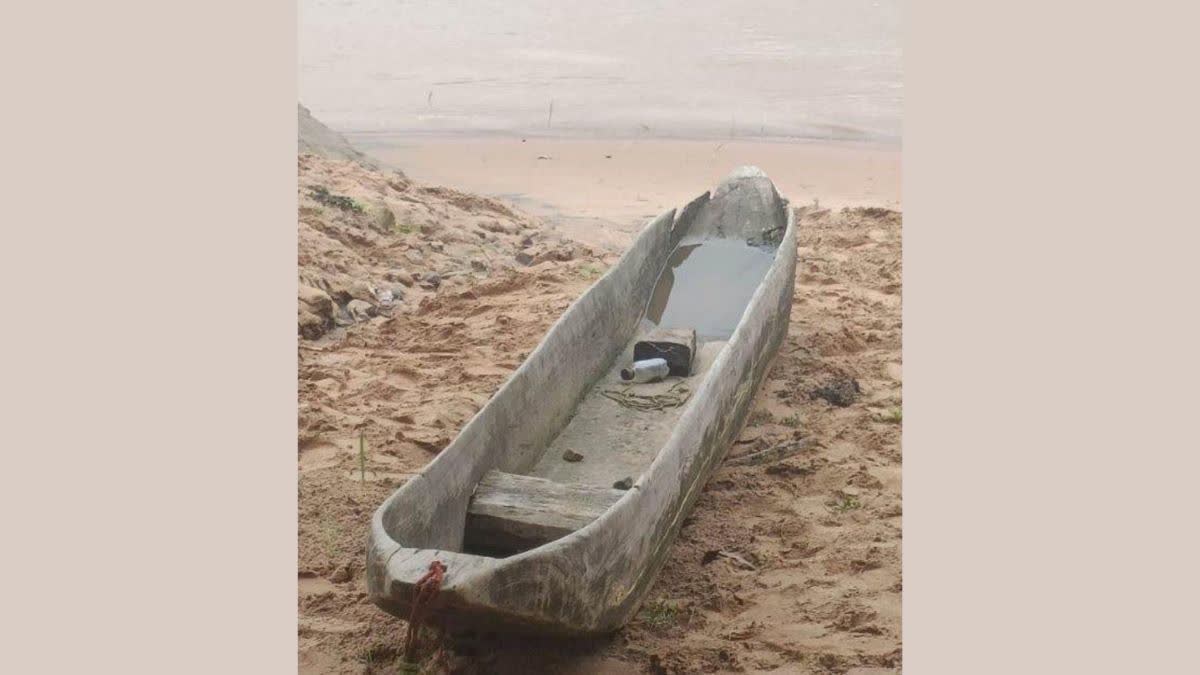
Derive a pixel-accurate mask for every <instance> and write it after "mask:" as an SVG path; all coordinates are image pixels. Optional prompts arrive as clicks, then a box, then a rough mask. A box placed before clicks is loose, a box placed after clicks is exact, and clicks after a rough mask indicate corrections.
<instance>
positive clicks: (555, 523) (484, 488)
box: [464, 470, 625, 553]
mask: <svg viewBox="0 0 1200 675" xmlns="http://www.w3.org/2000/svg"><path fill="white" fill-rule="evenodd" d="M623 494H625V493H624V491H622V490H615V489H612V488H604V487H597V486H591V485H578V484H571V483H556V482H554V481H551V480H546V479H544V478H535V477H533V476H519V475H517V474H511V473H504V472H502V471H494V470H493V471H488V472H487V473H485V474H484V475H483V479H482V480H480V481H479V486H478V487H477V488H476V489H475V495H474V496H473V497H472V498H471V503H470V505H468V506H467V529H466V533H465V538H464V544H465V546H466V548H467V549H480V550H488V551H497V552H508V553H516V552H520V551H526V550H529V549H531V548H536V547H538V546H541V545H542V544H545V543H547V542H551V541H554V540H555V539H558V538H560V537H564V536H566V535H568V534H570V533H572V532H574V531H575V530H578V529H580V528H582V527H583V526H585V525H587V524H588V523H590V522H592V521H593V520H595V519H596V518H598V517H600V514H602V513H604V512H605V511H607V510H608V507H610V506H612V505H613V504H614V503H616V501H617V500H618V499H620V498H621V495H623Z"/></svg>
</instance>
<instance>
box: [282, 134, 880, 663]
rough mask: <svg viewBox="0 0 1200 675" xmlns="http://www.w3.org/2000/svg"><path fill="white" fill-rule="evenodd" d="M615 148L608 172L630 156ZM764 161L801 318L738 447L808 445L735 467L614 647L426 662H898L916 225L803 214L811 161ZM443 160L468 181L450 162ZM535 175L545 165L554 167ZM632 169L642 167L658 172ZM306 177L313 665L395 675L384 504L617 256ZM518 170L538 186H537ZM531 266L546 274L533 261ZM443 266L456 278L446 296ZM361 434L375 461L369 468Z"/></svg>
mask: <svg viewBox="0 0 1200 675" xmlns="http://www.w3.org/2000/svg"><path fill="white" fill-rule="evenodd" d="M517 142H518V143H519V141H517ZM558 147H559V148H563V147H564V146H558ZM572 147H574V148H576V149H578V150H579V151H580V152H582V148H584V147H587V146H584V145H573V146H572ZM616 147H618V148H619V147H620V146H619V144H618V145H617V146H616ZM629 147H630V148H633V147H634V146H629ZM637 147H638V148H639V150H638V151H637V152H643V151H644V149H645V147H646V146H645V145H639V146H637ZM697 147H698V146H697ZM593 149H594V150H598V149H599V146H598V145H597V146H595V147H594V148H593ZM698 151H699V150H697V152H698ZM533 152H540V151H537V150H534V151H533ZM550 152H551V154H554V153H555V152H557V153H558V158H557V159H556V160H540V161H541V162H543V163H544V165H545V166H546V167H555V166H557V167H564V166H570V164H568V163H567V162H563V161H560V160H561V158H563V157H568V156H570V155H569V154H568V153H566V152H565V151H564V150H563V149H559V150H551V151H550ZM380 154H384V153H380ZM613 154H614V158H613V160H607V161H616V157H617V152H616V151H614V153H613ZM631 154H632V153H631ZM385 159H387V158H385ZM766 159H767V161H762V159H759V160H757V161H758V163H759V164H760V165H763V166H764V168H765V169H766V170H767V171H768V172H769V173H771V174H772V177H773V178H775V179H776V180H777V182H779V183H780V187H781V189H782V191H783V192H784V193H785V194H788V195H789V196H791V197H792V198H793V199H794V200H795V201H796V202H797V203H798V204H800V205H801V206H800V208H799V209H798V213H799V215H800V221H799V224H800V233H799V234H800V237H799V246H800V251H799V252H800V263H799V268H798V271H797V279H796V291H795V292H796V296H795V307H794V309H793V312H792V319H791V322H792V326H791V330H790V331H789V335H788V338H787V341H786V342H785V344H784V346H783V347H782V348H781V350H780V353H779V356H778V358H777V360H776V362H775V364H774V366H773V368H772V370H771V371H770V374H769V375H768V378H767V380H766V382H765V384H764V386H763V389H762V391H760V392H759V394H758V397H757V399H756V403H755V406H754V412H753V413H752V415H751V420H750V422H749V424H748V426H747V427H746V429H745V430H744V431H743V432H742V434H741V436H740V437H739V439H738V441H737V442H736V443H735V445H734V446H733V448H732V449H731V450H730V457H731V458H732V457H736V456H740V455H743V454H745V453H748V452H753V451H755V450H758V449H763V448H769V447H773V446H777V445H779V444H782V443H788V442H791V441H793V440H795V439H797V438H806V439H809V440H810V442H811V445H810V446H809V447H808V448H807V449H806V450H804V451H803V452H802V453H800V454H798V455H795V456H792V457H789V458H787V459H783V460H780V461H777V462H773V463H767V464H761V465H751V466H735V465H731V464H729V462H726V464H725V465H724V466H722V467H721V468H719V469H718V470H717V471H716V473H715V474H714V475H713V477H712V478H711V480H710V481H709V483H708V484H707V486H706V488H705V491H704V494H703V496H702V497H701V499H700V500H699V501H698V502H697V504H696V506H695V508H694V510H693V511H692V513H691V515H690V516H689V518H688V520H687V521H686V523H685V525H684V527H683V529H682V531H681V533H680V537H679V539H678V541H677V542H676V544H675V545H674V546H673V548H672V551H671V555H670V559H669V560H668V562H667V564H666V565H665V567H664V569H663V571H662V573H661V574H660V575H659V577H658V579H657V581H656V582H655V585H654V587H653V589H652V590H651V592H650V595H649V598H648V600H647V602H646V604H645V605H644V607H643V609H642V610H641V612H640V613H639V614H638V616H637V617H636V619H635V620H634V621H633V622H632V623H631V624H630V625H628V626H627V627H626V628H625V629H623V630H621V631H619V632H618V633H616V634H615V635H613V636H611V637H609V638H606V639H602V640H597V641H593V642H585V643H559V642H550V643H542V642H531V641H525V640H508V641H504V642H501V643H495V644H484V645H480V646H478V647H477V649H476V650H475V651H474V652H473V653H452V652H450V651H447V650H437V648H436V645H434V644H433V643H432V642H429V643H427V644H426V653H427V654H430V660H429V662H428V663H427V664H426V665H427V670H429V671H431V672H440V671H445V670H453V671H454V672H478V673H492V672H501V673H503V672H511V673H530V672H574V673H597V672H599V673H626V672H628V673H638V672H659V673H661V672H672V673H674V672H679V673H685V672H689V673H690V672H779V673H860V674H862V675H865V674H866V673H878V672H895V671H896V670H898V668H899V664H900V660H901V656H900V644H901V640H900V590H901V581H900V540H901V529H900V521H901V506H900V468H901V452H900V425H899V424H898V422H899V419H898V414H897V411H898V410H899V409H900V407H901V371H900V328H901V322H900V276H901V269H900V264H901V259H900V235H901V219H900V214H899V213H896V212H894V211H888V210H884V209H856V210H847V211H829V210H824V209H814V208H811V207H810V206H803V204H804V203H805V201H807V199H806V196H805V195H806V194H808V193H806V192H804V191H799V190H798V189H797V188H796V187H791V186H789V185H788V184H787V181H790V180H797V179H798V178H797V177H798V176H799V175H800V174H802V173H803V172H804V171H803V167H777V168H774V167H773V166H772V164H771V163H770V162H772V161H775V160H773V159H771V156H770V155H768V156H767V157H766ZM444 161H445V162H446V164H445V167H446V170H450V167H451V166H452V164H451V162H452V159H451V158H446V159H445V160H444ZM459 161H461V158H460V159H459ZM508 161H516V160H512V159H510V160H508ZM522 161H525V160H522ZM537 161H539V160H531V161H529V162H526V163H527V164H529V167H527V169H526V170H527V171H542V170H543V169H541V168H540V166H541V165H539V164H533V163H531V162H537ZM598 161H605V160H603V157H602V156H601V160H598ZM722 161H723V162H724V160H722ZM732 161H733V160H730V162H728V163H723V164H722V166H720V167H717V166H716V164H715V163H713V164H712V165H705V166H704V167H697V166H692V165H691V163H690V162H688V161H687V160H686V159H677V160H676V161H675V162H673V165H674V167H675V169H677V171H678V173H677V174H676V173H672V174H671V175H672V176H677V177H678V178H677V183H676V184H674V185H675V187H672V188H670V189H666V188H663V189H662V191H661V192H656V193H655V194H653V195H651V196H646V199H648V200H649V199H654V200H656V201H654V202H653V203H652V202H645V204H646V206H645V211H646V213H652V212H654V211H656V210H657V209H658V203H659V201H660V200H668V199H670V200H671V201H670V203H669V204H664V205H666V206H673V205H676V204H678V203H681V202H682V201H684V199H685V198H687V197H691V196H692V195H693V194H695V193H699V192H700V191H702V190H703V189H705V188H706V187H709V186H712V185H714V184H715V183H716V181H717V179H718V178H719V177H720V174H724V173H725V172H727V171H728V169H729V168H730V164H731V163H732ZM418 164H420V163H418ZM662 164H664V165H665V164H667V162H665V161H664V162H662ZM427 165H428V163H427ZM628 166H629V170H631V171H633V170H636V169H637V166H638V162H637V161H635V160H633V159H630V160H629V164H628ZM406 168H407V167H406ZM640 170H642V171H649V170H650V169H647V168H643V169H640ZM664 170H665V169H664ZM574 171H576V172H583V171H584V168H582V167H580V168H577V169H574ZM546 172H547V173H546V176H548V177H552V176H561V174H560V173H559V172H557V171H555V170H553V169H546ZM299 173H300V176H299V183H300V189H299V193H300V195H299V196H300V215H299V228H300V260H299V262H300V280H301V285H302V291H301V301H300V315H299V324H300V329H301V330H302V331H304V332H307V334H308V335H310V336H311V338H301V339H300V342H299V360H300V373H299V376H300V379H299V402H300V413H299V415H300V416H299V420H298V422H299V454H298V489H299V499H300V513H299V580H298V604H299V611H300V621H299V638H300V671H301V672H302V673H362V672H395V670H396V666H397V662H396V659H397V656H398V654H399V650H400V648H401V642H402V639H403V634H404V625H403V622H402V621H399V620H396V619H393V618H392V617H390V616H389V615H387V614H384V613H383V612H381V611H380V610H378V609H376V608H375V607H374V606H373V605H371V604H370V603H369V602H368V601H367V599H366V594H365V591H364V587H363V584H364V580H363V560H364V551H363V545H364V542H365V540H366V533H367V524H368V519H369V518H370V515H371V513H372V512H373V511H374V509H375V508H376V507H377V506H378V505H379V503H380V502H381V501H382V500H383V499H384V498H385V497H386V496H387V495H388V494H389V493H390V492H391V491H392V490H394V489H395V488H396V486H398V485H399V484H401V483H402V482H403V481H404V480H406V479H407V477H408V476H410V475H412V474H413V473H414V472H416V471H418V470H419V469H420V468H421V467H422V466H424V465H425V464H426V463H427V462H428V461H429V460H430V459H431V458H432V457H433V456H434V455H435V454H436V453H437V452H438V451H440V450H441V449H442V448H443V447H445V445H446V444H447V443H449V441H450V439H451V438H452V437H453V435H454V434H455V433H456V432H457V430H458V429H459V428H460V427H461V425H462V424H463V423H464V422H465V421H466V420H467V419H469V417H470V416H471V415H473V414H474V412H475V411H476V410H478V409H479V408H480V407H481V406H482V405H483V403H484V402H486V400H487V398H488V397H489V396H490V395H491V394H492V393H493V392H495V390H496V389H497V388H498V387H499V386H500V385H501V384H502V383H503V382H504V380H505V378H507V376H508V375H509V374H510V373H511V372H512V370H513V369H515V368H516V367H517V366H518V365H519V363H520V361H521V359H522V358H524V356H525V355H526V354H527V353H528V351H529V350H531V349H532V348H533V347H534V346H535V345H536V344H537V343H538V341H539V340H540V339H541V337H542V336H543V335H544V334H545V332H546V330H547V329H548V328H549V327H550V325H551V323H552V322H553V321H554V320H555V319H556V318H557V317H558V316H559V314H560V313H561V312H562V311H563V310H564V309H565V308H566V307H567V306H568V305H569V303H570V302H571V301H572V300H573V299H574V298H575V297H577V296H578V295H579V294H580V293H582V292H583V291H584V290H585V289H586V288H587V287H588V286H589V285H590V284H591V283H592V282H593V281H594V280H595V278H597V277H598V276H599V274H600V273H601V272H602V270H603V269H604V268H605V267H607V266H608V265H611V264H612V263H613V262H615V261H616V259H617V255H616V254H615V253H614V252H611V251H609V250H608V249H607V248H605V247H592V248H590V247H587V246H583V245H580V244H578V243H572V242H569V241H563V240H562V239H560V238H559V237H558V235H557V233H554V232H552V231H548V228H546V227H545V226H544V225H543V224H542V223H541V222H540V221H539V220H537V219H535V218H531V217H529V216H526V215H524V214H522V213H521V212H519V211H517V210H515V209H510V208H509V207H508V206H506V205H505V204H503V203H499V202H494V201H491V200H487V199H482V198H479V197H475V196H472V195H469V194H464V193H460V192H455V191H452V190H446V189H442V188H429V187H426V186H423V185H421V184H420V183H416V182H413V181H410V180H408V179H406V178H405V177H404V176H402V175H400V174H396V173H385V172H379V171H373V170H370V169H367V168H364V167H362V166H359V165H357V164H354V163H352V162H347V161H340V160H333V159H322V158H317V157H312V156H306V157H302V158H300V160H299ZM410 173H411V174H414V175H418V176H420V175H422V174H421V172H420V171H419V170H416V169H414V170H412V171H410ZM481 173H487V172H481ZM498 173H499V174H504V172H503V171H501V172H498ZM617 173H620V172H617ZM710 174H712V175H710ZM575 175H582V173H576V174H575ZM664 175H665V174H664ZM684 177H686V180H685V179H684ZM496 180H497V181H498V182H497V184H496V185H497V187H496V188H494V189H493V190H486V189H483V188H475V189H480V190H481V191H484V192H488V191H500V192H502V191H503V188H502V187H500V181H501V178H500V177H497V178H496ZM504 180H511V181H512V185H513V186H516V185H518V177H506V178H504ZM522 180H528V181H530V182H528V183H524V184H523V185H524V186H525V187H526V188H528V187H529V186H532V185H535V184H538V181H536V180H533V179H532V178H531V177H530V176H529V175H525V177H524V178H523V179H522ZM557 180H558V181H559V182H557V183H553V182H548V181H542V182H543V183H545V184H546V185H547V187H546V188H545V189H550V187H551V186H552V187H553V189H554V190H558V191H562V192H563V194H567V193H570V194H575V193H571V191H572V190H575V191H576V192H579V193H580V194H575V196H573V197H572V200H573V203H576V204H609V205H611V206H614V207H619V208H615V209H614V210H612V211H606V210H605V209H604V208H603V207H601V206H595V207H594V209H593V210H591V211H588V213H589V214H595V217H597V218H602V219H605V220H618V221H619V220H621V219H623V218H626V217H629V218H634V217H635V216H640V215H644V214H642V213H634V211H641V210H642V208H643V207H642V206H641V204H642V203H641V202H638V203H636V204H634V205H633V206H634V208H633V209H629V208H628V207H629V204H621V203H620V199H619V198H618V197H616V196H612V195H611V193H610V195H608V196H604V195H600V194H599V193H598V192H597V193H587V191H586V190H585V189H584V188H581V187H579V186H578V185H576V186H575V187H574V188H572V182H571V180H570V179H569V178H564V177H559V178H558V179H557ZM621 180H628V181H630V184H632V182H633V179H632V178H621ZM847 181H849V179H848V178H847ZM684 183H686V185H683V184H684ZM655 184H665V182H660V181H655ZM317 186H320V187H324V188H326V189H327V190H328V191H329V194H331V195H333V196H334V197H337V196H346V197H351V198H353V199H354V200H355V202H356V203H358V204H360V205H363V206H364V208H363V210H362V212H359V211H357V210H355V209H352V208H343V207H341V206H337V204H343V205H344V204H345V202H341V201H338V200H336V199H334V200H332V201H331V200H329V199H327V198H325V199H324V200H323V201H324V202H325V203H322V200H318V199H316V198H314V196H313V195H314V192H313V190H314V188H316V187H317ZM684 187H686V190H683V188H684ZM539 189H541V188H539ZM676 189H678V190H679V191H678V194H676V192H674V190H676ZM589 194H594V195H595V198H596V200H595V201H594V202H593V201H591V199H590V198H589ZM821 201H822V205H824V204H825V203H826V202H825V198H824V197H822V199H821ZM881 202H882V203H883V204H886V201H884V200H880V201H879V202H876V203H877V204H879V203H881ZM564 203H565V202H564ZM331 204H333V205H331ZM560 208H565V206H562V204H560ZM622 209H623V210H622ZM385 210H386V211H388V212H390V213H391V214H393V215H392V219H391V222H390V223H389V219H388V218H387V216H386V214H385V213H384V211H385ZM518 252H525V253H527V254H529V256H530V257H531V258H533V264H532V265H530V266H523V265H520V264H517V263H516V262H515V260H514V257H515V256H516V255H517V253H518ZM431 273H438V274H439V276H440V284H439V285H436V286H435V285H434V284H431V283H429V280H430V275H431ZM414 274H416V275H419V277H420V281H413V275H414ZM422 283H424V284H425V286H427V288H422ZM383 290H395V291H397V292H399V293H402V294H403V295H404V298H403V300H400V301H399V302H395V303H393V304H391V305H390V306H388V305H386V304H384V303H381V302H379V301H378V293H380V292H381V291H383ZM355 300H359V301H360V302H361V303H366V304H367V305H370V306H371V310H370V313H374V314H377V315H376V316H374V317H371V316H369V313H366V310H363V312H364V313H361V314H359V315H358V319H359V320H357V321H355V320H354V317H351V316H350V312H348V311H347V309H346V307H348V306H349V305H350V303H351V302H353V301H355ZM358 306H359V307H360V308H361V307H362V306H363V305H361V304H360V305H358ZM338 321H340V322H341V323H345V324H348V325H346V326H344V327H343V326H339V325H338ZM854 383H857V391H856V389H855V384H854ZM819 393H824V394H825V397H826V398H822V397H821V396H820V395H818V394H819ZM835 394H836V395H835ZM839 396H849V397H850V398H853V399H855V400H853V402H850V404H849V405H847V406H845V407H840V406H837V405H833V404H831V403H830V402H829V401H828V400H826V399H834V400H839ZM839 402H843V403H845V402H848V401H839ZM360 434H361V435H362V438H363V439H364V441H365V444H366V448H367V452H366V453H365V455H364V457H363V459H362V464H361V465H360V457H359V452H358V439H359V436H360ZM722 552H723V553H724V554H722ZM725 554H727V555H725ZM427 632H428V631H427Z"/></svg>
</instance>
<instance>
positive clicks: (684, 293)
mask: <svg viewBox="0 0 1200 675" xmlns="http://www.w3.org/2000/svg"><path fill="white" fill-rule="evenodd" d="M774 261H775V249H773V248H764V247H755V246H750V245H748V244H747V243H746V242H745V241H743V240H740V239H708V240H705V241H703V242H699V243H691V244H688V243H684V244H680V245H679V246H678V247H677V248H676V249H675V252H674V253H672V254H671V258H670V259H669V260H668V261H667V265H666V267H665V268H664V269H663V272H662V275H660V276H659V278H658V284H656V285H655V287H654V293H653V294H652V295H651V296H650V304H649V305H648V306H647V308H646V318H647V319H649V320H650V321H651V322H653V323H654V324H655V325H657V326H659V327H661V328H695V329H696V339H698V340H727V339H729V336H730V335H733V330H734V329H735V328H737V325H738V322H740V321H741V320H742V314H743V313H744V312H745V311H746V305H747V304H748V303H749V302H750V297H751V296H752V295H754V290H755V289H756V288H758V285H759V283H760V282H761V281H762V279H763V277H764V276H766V274H767V270H768V269H770V267H771V263H772V262H774Z"/></svg>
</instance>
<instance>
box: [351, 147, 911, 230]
mask: <svg viewBox="0 0 1200 675" xmlns="http://www.w3.org/2000/svg"><path fill="white" fill-rule="evenodd" d="M347 136H348V137H349V138H350V140H351V142H352V143H354V145H355V146H356V147H358V148H361V149H362V150H364V151H365V152H367V153H368V154H370V155H371V156H373V157H376V158H378V159H380V160H382V161H383V162H386V163H387V164H390V165H392V166H395V167H398V168H401V169H403V171H404V172H405V173H406V174H408V175H409V176H411V177H413V178H414V179H416V180H419V181H423V182H426V183H432V184H436V185H453V186H455V187H457V188H458V189H461V190H466V191H469V192H475V193H479V194H484V195H489V196H494V197H500V198H502V199H505V200H507V201H510V202H512V203H514V204H516V205H517V206H519V207H520V208H521V209H523V210H524V211H526V212H528V213H531V214H533V215H535V216H537V217H539V218H541V219H542V220H544V221H545V222H547V223H548V224H550V225H551V226H553V227H555V228H557V229H559V230H561V231H562V232H563V233H564V234H566V235H567V236H570V237H571V238H573V239H576V240H579V241H582V242H585V243H588V244H591V245H595V246H608V247H612V248H615V249H618V250H619V249H623V248H624V246H625V245H626V244H627V243H628V242H629V241H630V235H631V233H633V232H635V231H637V230H638V229H639V228H640V227H641V226H642V225H643V224H644V222H645V220H646V219H647V218H652V217H654V216H655V215H657V214H659V213H661V212H663V211H665V210H666V209H669V208H672V207H675V206H678V205H679V204H684V203H687V202H688V201H689V200H690V199H692V198H693V197H695V196H696V195H698V194H699V193H701V192H703V191H704V190H706V189H708V188H709V187H711V186H713V185H716V184H717V183H718V182H720V180H721V179H722V178H723V177H724V176H725V175H726V174H727V173H729V170H730V169H731V168H733V167H735V166H739V165H742V164H754V165H756V166H759V167H760V168H762V169H763V170H764V171H766V172H767V175H769V176H770V177H771V180H773V181H774V182H775V184H776V185H777V186H778V188H779V190H780V192H781V193H782V194H785V195H787V196H788V197H789V198H790V199H791V200H792V202H793V203H794V204H796V205H811V204H813V202H814V200H816V201H818V202H819V204H820V206H822V207H830V208H834V209H840V208H842V207H882V208H888V209H893V210H899V209H900V207H901V196H900V194H901V191H900V187H901V186H900V157H901V151H900V148H898V147H895V146H888V145H874V144H864V143H831V142H825V141H794V142H783V141H766V140H746V139H732V140H724V141H721V140H680V139H634V138H627V139H605V140H601V139H588V140H582V139H556V138H536V137H528V138H526V139H524V140H522V139H521V138H520V137H505V136H424V137H422V136H412V135H400V134H391V133H372V134H362V133H360V134H347ZM539 157H543V158H548V159H539Z"/></svg>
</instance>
